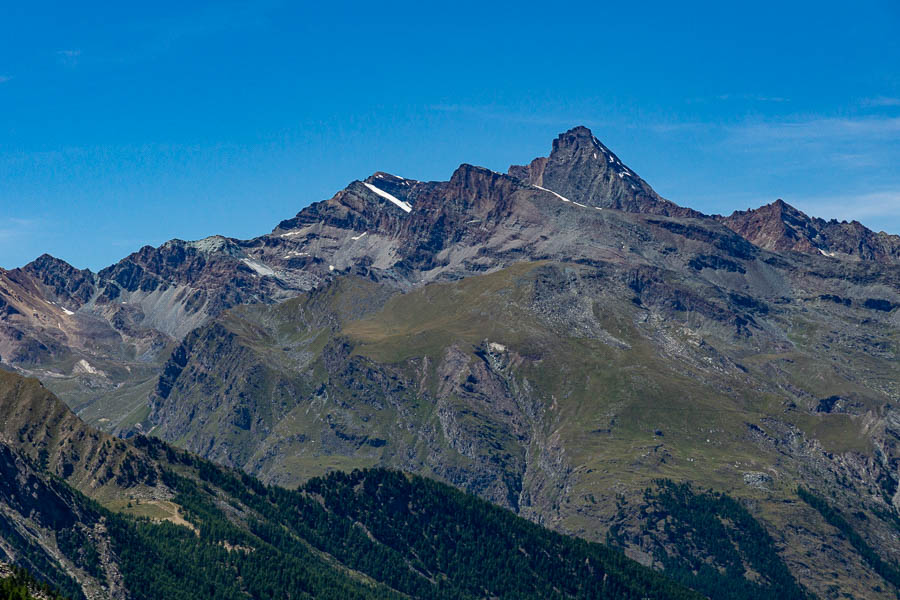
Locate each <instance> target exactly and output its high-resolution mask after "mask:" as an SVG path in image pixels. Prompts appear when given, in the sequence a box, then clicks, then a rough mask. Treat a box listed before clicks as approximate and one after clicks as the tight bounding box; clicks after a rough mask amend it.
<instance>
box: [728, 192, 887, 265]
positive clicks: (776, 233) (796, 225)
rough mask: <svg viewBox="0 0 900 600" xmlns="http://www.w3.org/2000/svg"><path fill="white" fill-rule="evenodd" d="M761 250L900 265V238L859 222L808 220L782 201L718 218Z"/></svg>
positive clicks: (809, 218)
mask: <svg viewBox="0 0 900 600" xmlns="http://www.w3.org/2000/svg"><path fill="white" fill-rule="evenodd" d="M717 218H718V219H719V220H720V221H721V222H722V223H724V224H725V225H726V226H727V227H729V228H730V229H733V230H734V231H736V232H737V233H739V234H740V235H741V236H743V237H745V238H746V239H748V240H750V241H751V242H753V243H754V244H756V245H757V246H759V247H760V248H765V249H767V250H775V251H778V252H784V251H794V252H806V253H809V254H824V255H825V256H832V257H842V258H850V259H855V260H872V261H877V262H897V261H900V236H896V235H889V234H886V233H875V232H873V231H871V230H870V229H867V228H866V227H864V226H863V225H862V224H861V223H859V222H858V221H852V222H850V223H848V222H846V221H843V222H838V221H835V220H831V221H825V220H824V219H818V218H814V217H809V216H807V215H806V214H804V213H803V212H801V211H799V210H797V209H796V208H794V207H793V206H791V205H790V204H787V203H786V202H784V201H783V200H780V199H779V200H776V201H775V202H773V203H772V204H767V205H765V206H761V207H760V208H757V209H755V210H747V211H736V212H734V213H732V214H731V216H728V217H717Z"/></svg>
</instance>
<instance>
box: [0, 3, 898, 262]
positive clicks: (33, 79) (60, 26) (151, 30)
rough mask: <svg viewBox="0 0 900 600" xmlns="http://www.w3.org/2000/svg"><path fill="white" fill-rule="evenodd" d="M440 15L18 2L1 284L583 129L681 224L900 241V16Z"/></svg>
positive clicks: (4, 84)
mask: <svg viewBox="0 0 900 600" xmlns="http://www.w3.org/2000/svg"><path fill="white" fill-rule="evenodd" d="M431 4H438V3H422V2H415V3H413V2H411V3H393V2H366V3H346V2H328V3H306V2H304V3H292V2H252V3H250V2H247V3H225V2H211V3H208V4H204V3H184V2H165V1H158V2H152V3H131V2H109V3H92V2H59V3H44V2H29V3H15V4H14V3H12V2H6V3H4V7H3V10H2V16H0V266H2V267H5V268H11V267H15V266H20V265H22V264H24V263H26V262H28V261H29V260H31V259H33V258H34V257H36V256H38V255H39V254H41V253H43V252H49V253H51V254H53V255H56V256H59V257H61V258H64V259H66V260H68V261H70V262H71V263H73V264H74V265H76V266H78V267H90V268H93V269H97V268H100V267H103V266H106V265H108V264H110V263H112V262H114V261H116V260H118V259H119V258H121V257H122V256H125V255H126V254H128V253H129V252H131V251H133V250H135V249H137V248H139V247H140V246H142V245H144V244H153V245H158V244H160V243H162V242H164V241H165V240H167V239H170V238H173V237H179V238H183V239H197V238H201V237H204V236H207V235H211V234H215V233H221V234H225V235H230V236H235V237H244V238H246V237H252V236H255V235H259V234H262V233H265V232H268V231H270V230H271V229H272V227H274V226H275V224H276V223H277V222H278V221H279V220H281V219H283V218H287V217H290V216H292V215H294V214H295V213H296V212H297V211H298V210H300V209H301V208H303V207H304V206H306V205H307V204H309V203H310V202H312V201H315V200H321V199H324V198H327V197H330V196H331V195H332V194H333V193H334V192H335V191H337V190H338V189H340V188H342V187H344V186H345V185H346V184H347V183H348V182H349V181H351V180H353V179H358V178H364V177H365V176H367V175H368V174H370V173H372V172H373V171H376V170H385V171H390V172H393V173H397V174H400V175H403V176H406V177H413V178H417V179H446V178H448V177H449V175H450V174H451V172H452V171H453V169H454V168H455V167H456V166H457V165H458V164H459V163H461V162H470V163H475V164H479V165H483V166H487V167H490V168H492V169H495V170H505V169H506V167H507V166H508V165H509V164H510V163H521V162H524V161H527V160H530V159H531V158H533V157H535V156H539V155H544V154H546V153H547V152H548V151H549V148H550V142H551V140H552V139H553V138H554V137H555V136H556V135H557V134H558V133H559V132H561V131H564V130H566V129H568V128H569V127H571V126H574V125H577V124H585V125H588V126H589V127H591V128H592V129H593V131H594V133H595V134H596V135H597V137H599V138H600V139H601V140H603V141H604V142H605V143H606V144H607V145H608V146H610V147H611V148H612V149H613V150H614V151H615V152H617V153H618V154H619V155H620V156H621V157H622V158H623V160H624V161H625V162H626V163H627V164H628V165H630V166H631V167H632V168H633V169H635V170H636V171H637V172H638V173H639V174H640V175H641V176H642V177H644V179H646V180H647V181H648V182H649V183H650V184H651V185H652V186H654V187H655V188H656V189H657V191H659V192H660V193H661V194H663V195H664V196H666V197H668V198H670V199H672V200H674V201H676V202H678V203H680V204H685V205H689V206H692V207H694V208H697V209H700V210H703V211H706V212H720V213H730V212H731V211H732V210H734V209H745V208H748V207H751V206H758V205H760V204H763V203H767V202H770V201H772V200H774V199H776V198H778V197H782V198H784V199H785V200H786V201H788V202H790V203H792V204H795V205H797V206H798V207H800V208H802V209H804V210H806V211H807V212H810V213H812V214H815V215H819V216H823V217H837V218H846V219H850V218H857V219H859V220H861V221H862V222H863V223H865V224H866V225H868V226H870V227H872V228H874V229H876V230H881V229H884V230H887V231H890V232H893V233H900V168H898V165H900V42H898V38H900V2H897V0H882V1H866V0H860V1H858V2H854V3H851V2H846V1H843V2H828V1H824V2H793V1H788V2H785V1H783V0H782V1H779V2H768V1H765V0H763V1H757V2H751V3H743V2H741V3H738V2H735V3H731V2H722V1H717V2H690V1H683V2H671V1H666V2H622V1H621V0H618V1H616V2H602V1H595V2H590V3H583V4H577V3H565V2H541V3H528V2H517V3H502V4H501V3H490V2H483V1H482V2H476V3H470V2H447V3H440V4H441V6H437V7H435V6H430V5H431ZM326 5H327V6H326ZM738 5H742V6H741V7H737V6H738Z"/></svg>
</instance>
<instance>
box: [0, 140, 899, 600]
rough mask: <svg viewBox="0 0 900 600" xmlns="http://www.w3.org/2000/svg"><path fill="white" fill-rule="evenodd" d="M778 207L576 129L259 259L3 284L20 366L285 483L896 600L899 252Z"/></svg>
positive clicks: (378, 178) (186, 254) (171, 262)
mask: <svg viewBox="0 0 900 600" xmlns="http://www.w3.org/2000/svg"><path fill="white" fill-rule="evenodd" d="M773 206H774V208H771V207H770V208H766V207H763V208H762V209H759V210H758V211H750V213H735V215H732V216H731V217H727V218H724V217H715V216H706V215H702V214H701V213H699V212H696V211H694V210H691V209H689V208H684V207H680V206H678V205H676V204H674V203H672V202H670V201H668V200H665V199H663V198H661V197H660V196H659V195H658V194H656V192H654V191H653V190H652V189H651V188H650V187H649V185H647V184H646V182H644V181H643V180H642V179H640V178H639V177H638V176H637V175H636V174H635V173H634V171H632V170H631V169H630V168H628V167H626V166H625V165H624V164H623V163H622V161H621V160H620V159H619V158H618V157H617V156H615V155H614V154H613V153H612V152H611V151H610V150H609V149H608V148H606V147H605V146H603V144H601V143H600V142H599V141H598V140H597V139H596V138H595V137H594V136H593V134H591V132H590V131H588V130H587V129H585V128H582V127H579V128H575V129H573V130H571V131H569V132H566V133H564V134H562V135H560V136H559V138H557V139H556V140H555V141H554V143H553V147H552V150H551V152H550V155H549V156H548V157H546V158H539V159H535V160H534V161H532V162H531V163H530V164H529V165H528V166H524V167H517V166H514V167H511V168H510V170H509V172H508V174H501V173H497V172H494V171H491V170H489V169H484V168H480V167H476V166H472V165H461V166H460V167H459V168H458V169H457V170H456V171H455V172H454V173H453V174H452V175H451V177H450V179H449V180H448V181H430V182H423V181H416V180H412V179H404V178H401V177H397V176H394V175H390V174H388V173H384V172H378V173H375V174H373V175H371V176H370V177H367V178H366V179H364V180H359V181H354V182H351V183H350V184H349V185H348V186H347V187H346V188H345V189H343V190H341V191H339V192H338V193H337V194H335V195H334V196H333V197H332V198H330V199H328V200H325V201H322V202H316V203H313V204H312V205H310V206H308V207H307V208H305V209H303V210H301V211H300V212H299V213H298V214H297V215H296V216H295V217H293V218H291V219H287V220H284V221H282V222H281V223H279V224H278V226H277V227H275V229H274V230H273V231H272V232H271V233H270V234H267V235H263V236H261V237H259V238H256V239H253V240H247V241H241V240H232V239H228V238H222V237H213V238H207V239H206V240H201V241H199V242H181V241H174V242H170V243H168V244H165V245H163V246H161V247H160V248H155V249H154V248H149V247H148V248H144V249H142V250H141V251H140V252H138V253H135V254H133V255H131V256H130V257H128V258H126V259H124V260H123V261H121V262H120V263H117V264H116V265H113V266H112V267H109V268H107V269H104V270H103V271H101V272H100V273H98V274H91V273H89V272H80V271H75V270H74V269H71V267H69V268H66V266H65V265H64V263H62V264H60V263H61V261H56V260H55V259H48V258H42V259H39V261H36V262H35V263H33V264H32V265H29V266H27V267H25V268H23V269H19V270H13V271H6V272H3V273H0V284H2V286H3V287H0V298H3V300H4V302H6V303H7V304H6V305H8V306H11V307H13V310H15V311H16V312H15V313H9V314H8V315H6V316H4V317H3V319H2V323H3V326H4V327H6V329H4V333H3V334H2V335H3V338H2V339H3V341H2V345H0V348H6V350H3V351H0V354H2V356H3V364H4V365H5V366H7V367H9V368H13V369H16V370H18V371H20V372H23V373H27V374H32V375H36V376H39V377H40V378H41V380H42V381H43V382H44V384H45V385H46V386H47V388H48V389H50V390H52V391H54V392H57V393H58V395H59V396H60V397H61V398H63V399H64V400H65V401H66V402H67V403H68V404H69V405H70V406H72V407H73V408H74V409H75V410H76V412H77V413H78V415H79V416H81V417H83V418H84V419H86V420H88V421H90V422H91V423H93V424H96V425H98V426H100V427H102V428H103V429H105V430H106V431H109V432H115V433H117V434H119V435H121V436H125V437H129V436H131V437H134V438H135V439H144V438H143V437H142V435H141V434H147V435H150V436H151V437H152V438H159V439H161V440H163V441H164V442H166V443H170V444H173V445H175V446H178V447H181V448H184V449H187V450H189V451H191V452H193V453H196V454H199V455H200V456H202V457H204V458H206V459H210V460H213V461H215V462H216V463H218V464H221V465H225V466H226V467H229V468H236V469H240V470H242V471H244V472H247V473H250V474H252V475H254V476H257V477H259V478H260V479H261V480H263V481H264V482H266V483H267V484H280V485H284V486H288V487H296V486H298V485H306V484H307V482H308V481H309V480H310V478H315V477H319V476H323V475H325V474H327V473H330V472H331V471H333V470H341V471H350V470H352V469H355V468H390V469H402V470H404V471H407V472H411V473H416V474H419V475H423V476H428V477H432V478H436V479H438V480H440V481H443V482H446V483H450V484H452V485H454V486H456V487H458V488H460V489H462V490H465V491H467V492H471V493H474V494H477V495H479V496H480V497H482V498H484V499H488V500H490V501H491V502H493V503H495V504H498V505H500V506H502V507H505V508H507V509H509V510H512V511H514V512H516V513H517V514H518V515H520V516H523V517H526V518H527V519H529V520H531V521H534V522H536V523H539V524H542V525H545V526H547V527H550V528H552V529H554V530H556V531H560V532H563V533H567V534H572V535H576V536H580V537H582V538H585V539H588V540H593V541H601V540H609V541H610V543H614V544H617V545H619V546H620V547H621V548H622V549H623V551H624V552H626V553H627V554H628V555H629V556H631V557H633V558H636V559H638V560H640V561H641V562H643V563H644V564H647V565H652V566H654V567H656V568H660V569H664V570H665V571H666V572H667V573H668V572H672V573H680V574H682V575H684V576H688V575H687V574H689V575H690V576H698V577H702V578H703V580H704V581H707V582H710V581H715V580H716V579H715V578H716V575H715V573H712V572H707V570H705V569H702V568H701V566H702V565H703V564H707V565H717V567H716V569H715V570H717V571H719V572H720V573H726V574H728V582H729V586H733V587H735V588H736V589H737V588H741V586H746V585H750V584H752V583H754V582H756V581H760V579H759V578H760V577H762V581H765V582H769V585H772V586H776V584H775V583H773V582H783V581H785V575H784V573H785V572H784V571H781V570H779V568H774V567H773V568H771V569H769V568H767V569H766V570H765V572H766V575H765V576H760V575H759V573H760V571H759V570H758V569H757V567H754V566H752V565H757V566H760V565H762V564H766V565H773V564H775V565H777V564H779V561H781V562H782V563H783V564H784V565H785V569H786V570H787V571H786V572H787V573H789V575H790V577H792V578H795V579H796V581H797V585H799V586H800V587H799V588H797V589H808V590H809V591H811V592H813V593H815V594H816V595H818V596H820V597H823V598H830V597H836V595H837V594H849V595H851V596H854V597H873V598H878V597H884V598H888V597H893V596H895V594H896V591H897V590H898V589H900V588H898V583H897V582H895V581H894V579H893V576H892V575H891V571H890V570H888V569H885V568H884V567H883V565H889V566H890V565H892V564H896V563H897V562H900V542H898V541H897V539H896V536H895V531H896V523H897V522H900V521H898V520H897V519H898V518H900V512H898V509H900V495H898V483H900V449H898V446H897V443H896V440H897V438H898V436H900V425H898V424H900V418H898V415H897V410H896V398H897V396H898V393H900V388H898V387H897V381H898V380H900V378H898V375H900V373H898V369H897V360H896V355H897V352H898V346H897V344H898V340H900V337H898V322H897V316H898V314H900V311H898V310H897V308H898V307H900V267H898V265H897V263H896V260H894V259H892V258H891V257H892V256H895V254H891V252H893V251H892V250H890V248H891V247H892V246H891V244H894V243H895V241H894V240H895V238H894V237H892V236H887V235H886V234H875V233H873V232H871V231H868V230H865V229H864V228H861V226H857V225H854V224H841V223H836V222H825V221H822V220H820V219H814V218H811V217H807V216H806V215H803V214H802V213H800V212H799V211H796V210H795V209H791V208H790V207H788V206H787V205H783V204H779V203H776V205H773ZM751 213H752V214H751ZM854 236H856V237H854ZM803 240H806V241H805V242H804V241H803ZM879 244H880V245H879ZM854 248H855V250H854ZM864 248H865V249H864ZM877 248H880V249H881V250H878V251H875V249H877ZM826 254H827V255H826ZM832 254H833V256H832ZM79 302H80V303H79ZM54 303H55V304H54ZM59 307H64V308H65V311H63V310H62V308H59ZM67 311H68V312H72V313H73V314H72V315H69V314H67ZM81 361H84V364H83V363H82V362H81ZM85 364H86V365H87V366H85ZM661 482H669V483H661ZM685 482H691V483H692V485H693V486H694V487H692V488H691V489H690V490H688V491H685V489H684V488H683V487H680V486H682V485H683V484H684V483H685ZM800 488H802V489H803V490H806V492H808V493H809V494H811V495H810V496H803V495H802V494H801V493H800V491H799V489H800ZM709 489H712V490H713V491H712V492H709V491H708V490H709ZM648 490H650V491H649V492H648ZM654 490H655V491H654ZM806 492H804V493H806ZM721 493H727V497H728V498H731V499H733V501H729V500H723V499H722V498H721V497H720V496H717V495H716V494H721ZM804 498H827V499H828V500H827V502H826V505H827V508H824V509H822V510H819V508H817V506H819V505H817V504H816V502H815V501H814V500H811V501H810V502H808V501H807V500H806V499H804ZM732 502H733V503H732ZM739 510H743V511H745V513H746V514H744V513H740V512H739ZM830 511H831V512H830ZM832 513H835V514H837V515H839V516H840V518H841V519H843V521H839V520H837V519H835V518H832V517H833V514H832ZM716 523H718V525H716ZM754 523H756V524H757V525H754ZM835 523H838V525H835ZM713 531H715V532H716V533H715V536H713V537H711V538H710V539H713V540H715V542H714V543H712V542H711V543H709V544H705V545H704V544H702V543H700V542H699V540H698V538H702V537H703V536H705V535H708V534H709V535H711V534H710V532H713ZM848 531H850V532H852V533H853V535H848V533H847V532H848ZM762 534H765V535H764V536H763V535H762ZM742 536H750V537H752V539H754V540H762V542H760V544H761V545H760V547H756V546H755V545H753V544H752V543H751V544H749V545H748V544H746V543H744V542H743V541H742V539H743V538H742ZM766 536H768V537H766ZM685 540H698V541H696V542H690V543H688V542H686V541H685ZM766 540H769V541H766ZM852 540H857V541H860V543H853V542H852ZM728 548H731V550H728ZM866 548H868V550H866ZM873 548H874V549H875V550H872V549H873ZM772 549H774V550H772ZM769 550H772V552H773V554H767V553H768V552H769ZM873 553H874V556H875V558H877V559H878V560H874V559H873ZM760 556H764V557H767V558H765V559H764V560H763V562H759V561H760V560H762V559H759V557H760ZM772 556H775V557H776V558H777V560H775V559H773V558H772ZM878 561H881V562H878ZM760 568H762V567H761V566H760ZM748 582H749V583H748ZM719 583H722V582H721V581H720V582H719ZM691 585H693V586H694V587H695V588H697V589H701V588H700V586H698V585H696V584H691ZM710 585H718V584H710ZM751 587H752V586H751ZM757 591H758V590H757ZM735 593H743V592H735ZM736 597H738V596H736ZM762 597H765V596H762Z"/></svg>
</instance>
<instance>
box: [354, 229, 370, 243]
mask: <svg viewBox="0 0 900 600" xmlns="http://www.w3.org/2000/svg"><path fill="white" fill-rule="evenodd" d="M367 233H369V232H368V231H363V232H362V233H361V234H359V235H355V236H353V237H352V238H350V239H351V240H354V241H356V240H361V239H362V238H364V237H366V234H367Z"/></svg>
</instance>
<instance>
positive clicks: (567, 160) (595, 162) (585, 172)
mask: <svg viewBox="0 0 900 600" xmlns="http://www.w3.org/2000/svg"><path fill="white" fill-rule="evenodd" d="M509 174H510V175H511V176H513V177H516V178H518V179H522V180H523V181H526V182H528V183H530V184H532V185H538V186H541V187H545V188H547V189H550V190H553V191H554V192H557V193H558V194H560V195H562V196H565V197H566V198H570V199H572V200H574V201H576V202H581V203H584V204H587V205H588V206H596V207H602V208H615V209H618V210H624V211H628V212H636V213H645V214H657V215H666V216H670V217H676V216H677V217H699V216H701V214H700V213H698V212H697V211H695V210H691V209H689V208H683V207H681V206H678V205H676V204H675V203H673V202H670V201H668V200H665V199H663V198H661V197H660V196H659V194H657V193H656V192H655V191H653V188H651V187H650V186H649V185H648V184H647V182H646V181H644V180H643V179H641V178H640V177H638V176H637V175H636V174H635V173H634V172H633V171H631V170H630V169H629V168H628V167H626V166H625V164H624V163H623V162H622V161H621V160H620V159H619V157H618V156H616V155H615V154H613V152H612V151H611V150H610V149H609V148H607V147H606V146H604V145H603V144H602V143H600V141H599V140H598V139H597V138H595V137H594V135H593V134H592V133H591V131H590V130H589V129H588V128H587V127H575V128H574V129H570V130H569V131H567V132H565V133H561V134H560V135H559V137H557V138H556V139H555V140H554V141H553V151H552V152H551V153H550V156H549V158H536V159H534V160H533V161H531V163H530V164H529V165H528V166H516V165H514V166H512V167H510V168H509Z"/></svg>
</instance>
